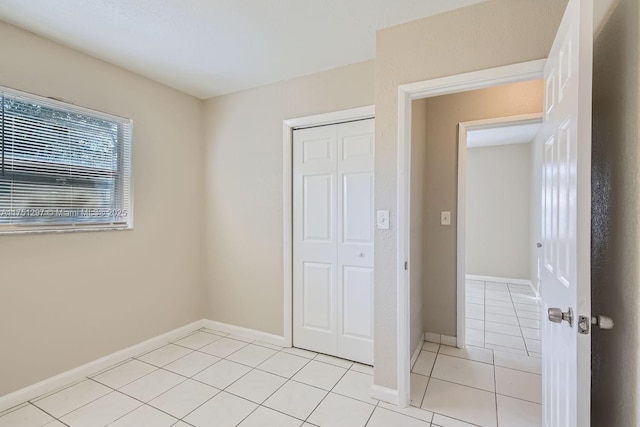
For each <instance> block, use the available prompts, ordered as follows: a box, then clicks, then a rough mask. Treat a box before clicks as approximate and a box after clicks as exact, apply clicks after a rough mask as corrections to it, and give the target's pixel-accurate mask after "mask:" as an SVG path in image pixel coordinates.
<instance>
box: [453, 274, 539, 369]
mask: <svg viewBox="0 0 640 427" xmlns="http://www.w3.org/2000/svg"><path fill="white" fill-rule="evenodd" d="M541 316H542V306H541V304H540V300H539V299H538V298H537V297H536V296H535V294H534V293H533V291H532V290H531V288H530V287H529V286H526V285H515V284H506V283H496V282H480V281H475V280H467V282H466V312H465V318H466V340H467V344H468V345H472V346H477V347H484V348H489V349H493V350H499V351H503V352H509V353H515V354H521V355H525V356H532V357H537V358H540V357H541V355H540V353H541V351H542V349H541V341H540V339H541V337H540V321H541V318H542V317H541Z"/></svg>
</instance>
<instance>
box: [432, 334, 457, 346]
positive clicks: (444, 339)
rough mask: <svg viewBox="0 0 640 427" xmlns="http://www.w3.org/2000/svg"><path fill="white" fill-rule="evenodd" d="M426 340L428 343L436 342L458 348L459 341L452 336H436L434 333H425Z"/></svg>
mask: <svg viewBox="0 0 640 427" xmlns="http://www.w3.org/2000/svg"><path fill="white" fill-rule="evenodd" d="M424 340H425V341H427V342H434V343H437V344H444V345H448V346H449V347H457V345H458V339H457V338H456V337H452V336H450V335H442V334H435V333H433V332H425V334H424Z"/></svg>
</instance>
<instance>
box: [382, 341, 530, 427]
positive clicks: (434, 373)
mask: <svg viewBox="0 0 640 427" xmlns="http://www.w3.org/2000/svg"><path fill="white" fill-rule="evenodd" d="M540 373H541V360H540V359H539V358H535V357H531V356H526V355H520V354H516V353H511V352H503V351H500V350H493V349H488V348H480V347H473V346H468V347H467V348H466V349H458V348H454V347H447V346H444V345H439V344H435V343H429V342H426V343H424V345H423V347H422V351H421V352H420V354H419V356H418V359H417V360H416V362H415V364H414V366H413V370H412V373H411V405H412V406H414V407H416V410H418V408H421V409H423V410H426V411H429V412H432V413H434V416H433V418H432V419H431V422H432V426H442V427H467V426H483V427H496V426H497V427H540V426H541V425H542V406H541V398H542V389H541V385H542V381H541V376H540ZM389 425H390V426H391V425H393V424H389Z"/></svg>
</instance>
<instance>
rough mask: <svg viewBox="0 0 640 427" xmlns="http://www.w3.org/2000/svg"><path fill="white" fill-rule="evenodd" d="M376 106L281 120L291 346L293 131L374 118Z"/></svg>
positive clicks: (286, 318)
mask: <svg viewBox="0 0 640 427" xmlns="http://www.w3.org/2000/svg"><path fill="white" fill-rule="evenodd" d="M375 112H376V111H375V106H374V105H367V106H364V107H357V108H350V109H348V110H340V111H333V112H330V113H323V114H316V115H313V116H305V117H297V118H293V119H286V120H283V121H282V165H283V170H282V242H283V245H282V247H283V254H282V261H283V270H282V271H283V283H284V293H283V294H284V304H283V306H284V315H283V322H284V329H283V338H284V346H285V347H292V346H293V131H294V130H296V129H304V128H309V127H315V126H325V125H333V124H338V123H344V122H352V121H355V120H366V119H375Z"/></svg>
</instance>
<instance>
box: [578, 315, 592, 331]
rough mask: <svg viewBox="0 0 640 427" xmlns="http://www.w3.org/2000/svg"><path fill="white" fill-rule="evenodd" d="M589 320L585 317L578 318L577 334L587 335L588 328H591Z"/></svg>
mask: <svg viewBox="0 0 640 427" xmlns="http://www.w3.org/2000/svg"><path fill="white" fill-rule="evenodd" d="M590 320H591V319H589V318H588V317H587V316H578V333H579V334H582V335H587V334H589V328H590V326H591V321H590Z"/></svg>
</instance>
